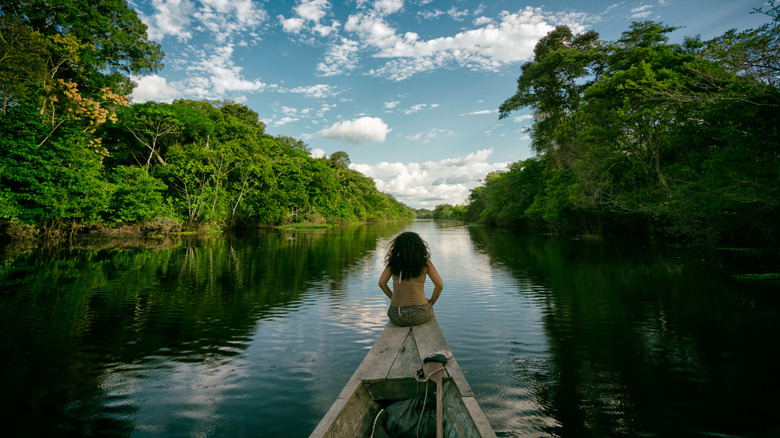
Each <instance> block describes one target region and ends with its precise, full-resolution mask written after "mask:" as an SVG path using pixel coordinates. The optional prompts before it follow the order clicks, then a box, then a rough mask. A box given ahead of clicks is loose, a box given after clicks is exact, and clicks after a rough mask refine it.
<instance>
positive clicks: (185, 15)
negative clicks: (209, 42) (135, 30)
mask: <svg viewBox="0 0 780 438" xmlns="http://www.w3.org/2000/svg"><path fill="white" fill-rule="evenodd" d="M152 8H153V9H154V13H153V14H152V15H145V14H143V13H141V12H139V13H138V17H139V18H140V19H141V21H143V22H144V24H146V26H147V30H146V34H147V36H148V37H149V38H150V39H152V40H155V41H162V40H163V39H164V38H165V36H166V35H172V36H175V37H176V38H178V40H179V41H187V40H189V39H190V38H192V33H191V32H190V31H189V30H188V28H189V26H190V16H192V14H193V13H194V12H195V5H194V4H193V3H192V2H191V1H189V0H152Z"/></svg>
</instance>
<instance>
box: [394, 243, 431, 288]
mask: <svg viewBox="0 0 780 438" xmlns="http://www.w3.org/2000/svg"><path fill="white" fill-rule="evenodd" d="M430 258H431V254H430V251H429V250H428V244H427V243H426V242H425V241H424V240H422V238H421V237H420V235H419V234H417V233H415V232H412V231H406V232H404V233H401V234H399V235H397V236H395V239H393V240H392V241H391V242H390V249H389V250H388V251H387V255H386V256H385V264H386V265H387V266H389V267H390V272H391V273H392V274H393V275H400V276H401V279H402V280H408V279H410V278H415V277H418V276H419V275H420V274H422V272H423V269H424V268H425V267H426V266H428V260H429V259H430Z"/></svg>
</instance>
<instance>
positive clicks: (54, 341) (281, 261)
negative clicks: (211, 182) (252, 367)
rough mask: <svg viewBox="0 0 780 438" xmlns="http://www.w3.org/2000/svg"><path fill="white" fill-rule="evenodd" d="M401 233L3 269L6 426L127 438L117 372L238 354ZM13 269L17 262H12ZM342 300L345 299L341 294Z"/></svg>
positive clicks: (237, 243)
mask: <svg viewBox="0 0 780 438" xmlns="http://www.w3.org/2000/svg"><path fill="white" fill-rule="evenodd" d="M396 230H397V226H375V227H354V228H344V229H340V230H328V231H305V232H295V231H270V232H258V233H257V234H255V235H251V236H242V237H240V238H239V237H232V236H225V237H212V238H195V237H193V238H182V239H181V240H179V241H178V242H176V244H175V245H163V246H162V247H160V248H158V249H156V250H148V249H144V248H139V247H137V246H136V247H120V248H107V247H103V246H102V245H99V246H97V247H95V248H89V247H87V246H79V247H73V246H71V247H68V248H47V249H45V250H44V249H41V248H30V249H28V250H27V251H26V252H22V253H20V254H19V255H17V256H15V257H13V258H7V259H6V260H7V261H6V263H5V264H4V265H0V330H2V332H3V336H2V337H0V357H3V358H4V359H3V360H4V362H3V364H2V367H3V370H2V372H0V386H2V387H3V388H4V396H3V398H2V399H3V401H2V402H0V412H3V415H4V418H7V419H10V422H9V421H6V422H5V426H6V427H10V429H11V430H12V431H13V430H14V429H15V427H20V428H21V427H22V426H24V428H25V429H24V431H25V434H28V435H30V436H38V435H41V436H42V435H52V436H55V435H61V434H63V433H64V434H66V435H67V434H72V435H103V434H118V435H126V434H128V433H129V432H130V431H132V428H133V425H132V424H129V423H127V422H125V421H123V420H121V418H123V416H127V415H129V414H131V413H132V412H129V411H127V410H128V409H131V410H132V408H127V407H126V405H123V406H124V407H122V408H117V407H112V406H116V404H115V403H112V402H110V401H107V400H105V399H104V398H103V397H104V395H105V394H104V393H103V390H102V389H101V385H102V381H103V379H104V378H105V376H106V374H107V372H109V371H110V369H111V368H114V367H116V366H117V365H120V364H138V363H140V362H142V361H143V360H144V358H147V357H149V356H165V357H169V358H171V359H172V360H177V361H184V362H200V361H209V360H219V359H220V358H225V357H230V356H233V355H237V354H240V353H241V352H242V351H243V350H244V349H245V348H246V347H247V345H248V343H249V340H250V337H251V336H252V334H253V333H254V331H255V329H256V327H257V324H258V321H261V320H263V319H265V318H268V317H272V316H280V315H284V314H285V313H287V312H291V311H294V310H295V309H296V308H297V307H298V305H299V304H300V303H302V302H303V301H305V300H306V299H307V296H306V295H307V291H308V290H309V288H310V286H311V285H312V284H314V283H316V282H320V281H323V280H325V279H327V280H328V281H330V282H334V283H340V282H342V281H343V280H344V276H345V275H346V274H345V272H346V271H348V268H349V267H350V266H352V265H355V264H358V263H359V262H360V261H361V260H362V259H364V258H365V257H366V255H367V254H368V253H369V252H371V251H373V250H375V248H376V242H377V235H383V234H390V233H392V232H395V231H396ZM9 260H10V261H9ZM334 299H339V297H338V296H335V297H334Z"/></svg>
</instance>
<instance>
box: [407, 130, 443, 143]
mask: <svg viewBox="0 0 780 438" xmlns="http://www.w3.org/2000/svg"><path fill="white" fill-rule="evenodd" d="M453 135H455V131H451V130H449V129H437V128H434V129H431V130H429V131H425V132H418V133H416V134H414V135H409V136H407V137H406V139H407V140H409V141H414V142H422V143H430V142H431V141H433V140H434V139H436V138H439V137H451V136H453Z"/></svg>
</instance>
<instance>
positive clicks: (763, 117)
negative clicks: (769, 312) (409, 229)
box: [418, 0, 780, 248]
mask: <svg viewBox="0 0 780 438" xmlns="http://www.w3.org/2000/svg"><path fill="white" fill-rule="evenodd" d="M752 12H753V13H755V14H759V15H764V16H766V17H767V18H768V22H767V23H766V24H764V25H762V26H760V27H759V28H757V29H748V30H742V31H740V30H737V29H732V30H729V31H727V32H726V33H724V34H723V35H721V36H719V37H716V38H713V39H712V40H708V41H705V40H702V39H701V38H700V37H698V36H694V37H686V38H684V40H683V42H682V43H677V44H673V43H670V37H669V35H670V33H671V32H673V31H676V30H678V28H675V27H669V26H665V25H663V24H661V23H657V22H651V21H645V22H635V23H633V24H632V25H631V26H630V28H629V29H628V30H626V31H625V32H623V34H622V36H621V38H620V39H618V40H617V41H603V40H601V39H599V35H598V33H596V32H594V31H587V32H583V33H581V34H576V35H575V34H574V33H573V32H572V31H571V30H570V29H569V28H567V27H558V28H556V29H555V30H554V31H552V32H550V33H549V34H548V35H547V36H546V37H544V38H542V39H541V40H540V41H539V42H538V43H537V45H536V47H535V49H534V58H533V59H532V60H530V61H528V62H526V63H525V64H523V66H522V74H521V75H520V76H519V77H518V79H517V91H516V93H515V94H514V95H512V96H511V97H509V98H508V99H507V100H506V101H505V102H504V103H503V104H501V106H500V107H499V119H504V118H508V117H510V115H511V114H513V113H514V112H516V111H519V110H531V112H532V114H531V116H532V120H533V121H532V124H531V126H530V127H529V128H528V134H529V137H530V139H531V147H532V149H533V151H534V152H535V156H534V157H532V158H529V159H527V160H523V161H518V162H515V163H512V164H510V165H509V166H508V168H507V170H505V171H500V172H493V173H491V174H489V175H487V176H486V177H485V178H484V179H483V181H482V185H481V186H479V187H477V188H475V189H474V190H472V191H471V194H470V196H469V199H468V201H467V203H466V205H458V206H450V205H444V206H438V207H436V209H435V210H434V211H433V212H430V211H428V212H418V215H419V214H420V213H422V214H425V215H428V216H429V217H433V218H443V219H446V218H452V219H461V220H465V221H469V222H480V223H484V224H488V225H492V226H498V227H512V228H520V229H523V230H527V231H529V232H535V233H553V234H557V235H564V236H599V237H601V238H606V237H617V238H623V237H625V236H628V237H631V238H639V239H644V240H649V241H652V242H658V243H672V244H674V245H685V246H705V247H733V248H739V247H753V248H777V247H778V246H779V245H780V129H778V126H780V2H778V0H771V1H768V2H766V3H765V4H764V5H762V7H761V8H759V9H754V10H753V11H752ZM521 117H524V116H521Z"/></svg>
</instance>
